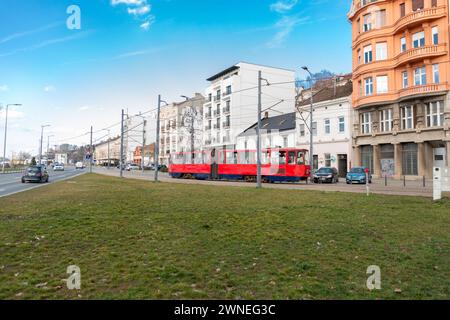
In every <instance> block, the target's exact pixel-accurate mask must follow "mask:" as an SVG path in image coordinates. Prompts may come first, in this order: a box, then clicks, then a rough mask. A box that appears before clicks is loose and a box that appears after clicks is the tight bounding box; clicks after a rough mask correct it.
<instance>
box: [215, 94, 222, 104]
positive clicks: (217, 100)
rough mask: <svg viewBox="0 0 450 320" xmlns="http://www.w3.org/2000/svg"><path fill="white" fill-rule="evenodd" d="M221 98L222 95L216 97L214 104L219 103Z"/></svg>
mask: <svg viewBox="0 0 450 320" xmlns="http://www.w3.org/2000/svg"><path fill="white" fill-rule="evenodd" d="M220 97H221V95H220V94H218V95H216V96H214V102H219V101H220Z"/></svg>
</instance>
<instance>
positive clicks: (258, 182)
mask: <svg viewBox="0 0 450 320" xmlns="http://www.w3.org/2000/svg"><path fill="white" fill-rule="evenodd" d="M261 81H262V78H261V70H260V71H258V127H257V129H256V130H257V132H256V133H257V138H256V149H257V150H256V159H257V160H256V161H257V162H256V163H257V167H258V168H257V176H256V187H257V188H262V184H261V95H262V88H261Z"/></svg>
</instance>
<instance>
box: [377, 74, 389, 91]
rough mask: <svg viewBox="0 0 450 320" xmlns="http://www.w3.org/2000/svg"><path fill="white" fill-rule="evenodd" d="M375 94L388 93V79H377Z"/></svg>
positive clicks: (385, 77)
mask: <svg viewBox="0 0 450 320" xmlns="http://www.w3.org/2000/svg"><path fill="white" fill-rule="evenodd" d="M377 93H388V77H387V76H378V77H377Z"/></svg>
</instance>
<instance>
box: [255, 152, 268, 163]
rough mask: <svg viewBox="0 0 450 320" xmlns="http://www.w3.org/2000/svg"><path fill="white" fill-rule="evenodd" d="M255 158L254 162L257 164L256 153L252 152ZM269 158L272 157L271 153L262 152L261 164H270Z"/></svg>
mask: <svg viewBox="0 0 450 320" xmlns="http://www.w3.org/2000/svg"><path fill="white" fill-rule="evenodd" d="M252 154H253V157H254V162H253V163H256V153H254V152H252ZM269 157H270V153H269V151H266V152H262V153H261V164H269Z"/></svg>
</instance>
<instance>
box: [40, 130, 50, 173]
mask: <svg viewBox="0 0 450 320" xmlns="http://www.w3.org/2000/svg"><path fill="white" fill-rule="evenodd" d="M46 127H50V125H49V124H46V125H41V141H40V142H41V143H40V147H39V165H41V164H42V143H43V141H42V140H44V128H46Z"/></svg>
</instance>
